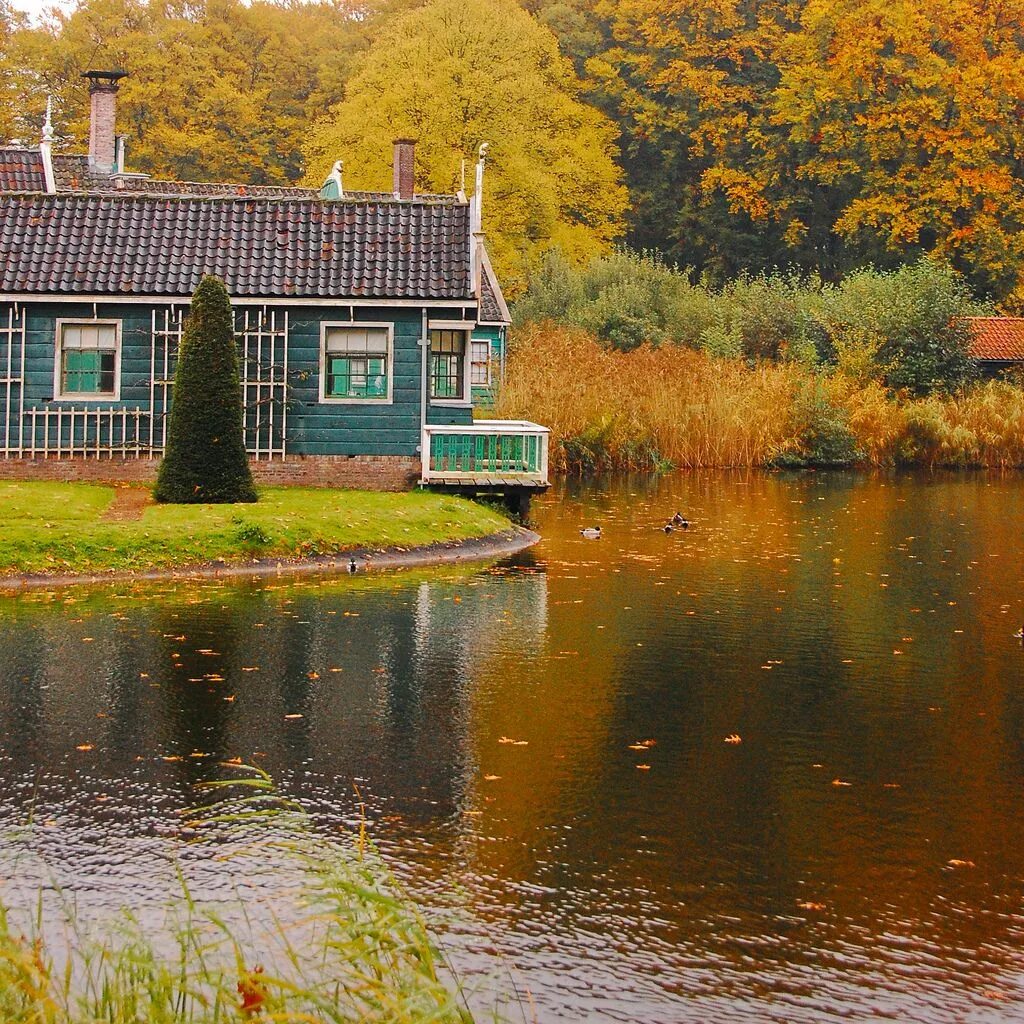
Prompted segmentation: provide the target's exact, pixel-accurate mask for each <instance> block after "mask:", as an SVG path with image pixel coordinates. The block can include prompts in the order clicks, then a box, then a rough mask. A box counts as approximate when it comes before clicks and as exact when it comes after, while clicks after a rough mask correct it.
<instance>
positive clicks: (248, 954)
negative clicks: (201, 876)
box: [0, 768, 471, 1024]
mask: <svg viewBox="0 0 1024 1024" xmlns="http://www.w3.org/2000/svg"><path fill="white" fill-rule="evenodd" d="M233 770H234V769H233ZM237 771H239V772H244V773H245V777H244V778H242V779H241V781H240V782H239V781H237V780H233V781H230V782H229V783H224V784H221V783H216V784H214V785H217V786H220V785H229V786H230V787H231V795H230V796H228V797H226V798H223V799H221V800H218V801H217V803H216V804H215V805H213V806H210V807H207V808H204V809H203V810H202V812H201V813H200V814H199V816H198V817H197V818H196V819H195V820H193V821H192V822H190V827H191V828H192V829H193V830H197V831H198V832H199V833H200V834H203V833H209V834H210V839H209V840H208V841H211V842H212V840H213V839H216V840H217V842H216V845H215V846H211V849H210V856H211V857H212V858H216V859H219V860H221V861H223V870H224V872H225V874H226V875H228V877H233V878H236V879H240V880H245V883H247V884H248V885H249V888H248V890H247V891H248V893H249V895H248V896H243V895H242V894H241V893H239V895H238V896H237V899H235V900H229V901H226V902H225V901H224V900H223V899H221V900H219V901H217V902H216V903H201V902H199V901H197V900H196V899H194V898H193V896H192V893H191V891H190V888H189V884H188V882H187V880H186V874H185V871H184V870H183V869H179V872H178V877H179V880H180V892H179V893H178V895H177V898H176V899H175V900H174V901H173V903H172V904H169V905H168V907H167V908H166V911H165V913H164V915H163V918H162V920H158V921H154V919H153V914H152V913H148V914H146V915H145V917H146V919H145V920H144V921H143V920H141V919H140V918H139V917H136V915H135V914H134V913H132V912H131V911H128V910H124V911H121V912H120V913H119V914H117V915H114V916H112V917H110V918H108V919H105V920H103V921H101V922H96V921H92V920H89V921H86V920H83V915H80V914H76V913H75V912H74V908H73V905H72V904H70V903H69V901H68V900H67V899H66V898H64V897H63V895H62V894H60V893H59V892H57V893H56V894H55V893H54V891H53V890H50V891H48V892H47V891H41V892H40V894H39V896H38V908H39V909H38V911H37V912H36V914H34V915H32V919H31V920H29V921H25V920H23V919H19V920H18V921H17V923H15V916H16V915H14V914H13V913H12V912H10V911H8V910H7V909H6V908H2V907H0V1020H2V1021H3V1022H4V1024H100V1022H102V1024H237V1022H250V1024H259V1022H266V1024H269V1022H271V1021H273V1022H275V1024H300V1022H302V1024H343V1022H344V1024H348V1022H356V1021H359V1022H369V1024H372V1022H377V1024H384V1022H388V1024H406V1022H408V1024H412V1022H423V1024H425V1022H428V1021H429V1022H442V1024H456V1022H458V1024H465V1022H469V1021H470V1020H471V1016H470V1012H469V1010H468V1009H467V1008H466V1007H465V1005H464V1002H463V1001H462V999H461V997H460V994H459V992H458V990H457V989H456V988H454V987H449V985H447V984H445V982H444V980H443V975H446V974H447V971H446V969H445V965H444V961H443V959H442V957H441V954H440V953H439V951H438V949H437V947H436V946H435V944H434V943H433V941H432V940H431V937H430V934H429V931H428V929H427V926H426V924H425V923H424V921H423V919H422V918H421V917H420V915H419V914H418V912H417V911H416V909H415V908H414V906H413V905H412V904H411V903H410V901H409V900H408V899H407V898H406V897H405V896H404V894H403V893H402V891H401V889H400V888H399V886H398V884H397V882H396V881H395V879H394V878H393V876H391V874H390V873H389V872H388V870H387V868H386V867H385V866H384V865H383V863H382V862H381V861H380V858H379V857H378V856H377V855H376V854H375V853H374V851H373V849H372V848H371V846H370V845H369V843H368V842H367V841H366V837H365V834H364V833H363V832H362V831H361V832H360V834H359V836H358V838H356V839H355V840H354V841H353V843H351V844H344V843H334V842H331V841H329V840H324V839H323V838H322V837H318V836H314V835H313V833H312V830H311V829H309V828H308V826H307V820H306V817H305V815H304V813H303V812H302V810H301V808H297V807H295V806H294V805H290V804H288V803H286V802H285V801H282V800H281V799H280V798H279V797H278V796H277V795H276V794H275V792H274V789H273V784H272V782H271V780H270V779H269V777H267V776H266V775H265V774H263V773H262V772H260V771H259V770H257V769H247V768H244V769H243V768H240V769H237ZM239 787H241V790H240V793H239ZM261 876H262V877H263V880H264V882H265V883H266V884H265V885H263V887H262V890H261V894H260V896H259V898H255V899H254V898H253V896H252V891H253V888H252V885H251V883H252V882H253V880H254V879H260V878H261ZM282 876H285V877H286V879H287V880H286V881H284V882H282V881H281V879H282ZM55 898H56V901H57V904H58V909H59V910H60V908H63V909H62V910H60V915H59V916H60V917H61V918H62V920H59V921H58V922H57V923H56V924H55V923H54V912H53V906H52V904H53V902H54V899H55ZM48 904H49V906H48ZM17 916H18V917H19V918H23V917H24V915H17Z"/></svg>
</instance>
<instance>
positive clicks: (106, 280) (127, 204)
mask: <svg viewBox="0 0 1024 1024" xmlns="http://www.w3.org/2000/svg"><path fill="white" fill-rule="evenodd" d="M468 237H469V208H468V207H467V206H466V205H464V204H453V203H447V204H439V203H421V202H417V201H413V202H376V203H358V202H351V201H348V200H346V201H343V202H323V201H319V200H286V199H276V200H269V199H265V198H253V197H250V198H233V199H221V198H217V199H211V198H195V197H193V198H158V197H153V196H142V195H139V196H136V195H125V194H123V193H121V194H118V195H116V196H115V195H56V196H52V195H28V194H20V195H17V194H14V195H10V194H9V195H0V293H8V294H10V293H32V294H54V293H60V294H68V293H79V294H123V295H175V296H188V295H191V293H192V291H193V290H194V288H195V286H196V285H197V284H198V283H199V279H200V278H201V277H202V276H203V274H216V275H217V276H218V277H221V278H223V279H224V281H225V283H226V285H227V287H228V291H229V292H230V293H231V294H232V295H236V296H255V297H267V298H272V297H278V296H281V297H295V298H342V297H346V296H351V297H366V298H436V299H456V298H466V297H469V296H470V295H471V294H472V289H471V283H470V267H469V253H468Z"/></svg>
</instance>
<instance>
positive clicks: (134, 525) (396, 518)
mask: <svg viewBox="0 0 1024 1024" xmlns="http://www.w3.org/2000/svg"><path fill="white" fill-rule="evenodd" d="M123 490H124V489H123V488H114V487H109V486H102V485H95V484H59V483H35V482H32V483H28V482H26V483H11V482H0V576H13V575H21V574H25V573H51V574H58V575H60V574H66V573H98V572H105V571H107V570H119V571H125V570H128V571H143V570H146V569H155V568H167V567H172V566H192V565H199V564H202V563H208V562H216V561H220V560H223V561H225V562H230V563H242V562H247V561H250V560H252V559H254V558H267V557H271V556H278V557H284V558H303V557H309V556H312V555H318V554H333V553H336V552H340V551H346V550H352V549H356V548H382V547H403V548H404V547H415V546H417V545H422V544H430V543H432V542H434V541H446V540H464V539H467V538H471V537H482V536H484V535H485V534H489V533H494V532H496V531H498V530H502V529H506V528H507V527H508V526H509V525H510V524H509V521H508V520H507V519H506V518H505V517H504V516H502V515H501V514H499V513H498V512H496V511H494V510H492V509H489V508H486V507H484V506H482V505H478V504H475V503H474V502H471V501H466V500H464V499H462V498H455V497H450V496H447V495H441V494H430V493H427V492H423V491H413V492H407V493H401V494H391V493H384V492H379V491H334V490H322V489H313V488H298V487H268V488H265V489H262V490H261V491H260V501H259V502H258V503H257V504H255V505H150V506H148V507H146V508H145V509H144V511H143V513H142V517H141V518H140V519H135V520H126V521H107V520H106V519H105V518H104V516H105V515H106V514H108V510H109V509H110V507H111V504H112V503H113V502H114V500H115V498H116V497H117V495H118V491H123ZM122 501H123V497H122Z"/></svg>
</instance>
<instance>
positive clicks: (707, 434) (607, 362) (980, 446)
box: [496, 322, 1024, 472]
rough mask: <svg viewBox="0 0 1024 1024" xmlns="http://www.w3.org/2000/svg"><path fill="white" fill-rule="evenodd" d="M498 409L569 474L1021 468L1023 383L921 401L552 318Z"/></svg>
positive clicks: (529, 328)
mask: <svg viewBox="0 0 1024 1024" xmlns="http://www.w3.org/2000/svg"><path fill="white" fill-rule="evenodd" d="M496 412H497V415H499V416H507V417H510V418H516V419H518V418H525V419H532V420H536V421H537V422H540V423H544V424H545V425H547V426H548V427H550V428H551V431H552V442H551V453H550V458H551V464H552V466H554V467H555V468H557V469H559V470H562V471H567V472H589V471H600V470H608V469H624V470H650V469H659V468H668V467H670V466H674V467H677V468H683V469H695V468H731V467H749V466H765V465H771V464H773V463H776V462H785V461H786V460H787V459H791V460H793V461H794V462H795V463H796V464H800V463H801V461H802V462H803V463H804V464H809V465H814V464H822V462H823V461H824V462H825V463H828V464H832V463H831V462H830V460H829V459H825V460H822V459H821V458H820V457H819V453H818V452H817V451H816V450H815V445H816V443H818V442H819V441H820V439H821V438H822V437H828V438H829V439H830V446H831V447H832V448H833V449H834V448H835V447H836V445H835V438H836V435H837V434H839V435H844V436H845V437H846V439H847V440H848V444H846V445H840V446H839V447H840V448H843V449H844V450H846V451H848V452H849V453H850V456H849V458H848V459H847V460H845V461H848V462H850V463H860V464H863V465H870V466H900V465H921V466H928V467H939V466H978V467H993V468H1009V467H1020V466H1024V388H1022V387H1021V386H1020V384H1019V383H1017V382H1013V381H1009V380H995V381H987V382H984V383H980V384H975V385H973V386H969V387H966V388H964V389H962V390H961V391H959V392H957V393H955V394H953V395H950V396H937V395H933V396H931V397H927V398H913V397H911V396H909V395H908V394H906V393H903V392H894V391H892V390H890V389H888V388H886V387H884V386H883V385H882V384H880V383H878V382H874V381H872V382H868V383H864V382H863V381H862V380H861V381H858V380H855V379H852V378H851V377H849V376H846V375H845V374H843V373H842V372H839V371H838V370H835V369H833V370H831V371H827V370H825V369H823V368H821V367H813V366H808V365H807V364H806V363H798V362H773V361H762V362H755V363H749V362H747V361H744V360H740V359H725V358H717V357H715V356H712V355H709V354H707V353H705V352H699V351H695V350H693V349H690V348H686V347H684V346H679V345H663V346H660V347H657V348H653V347H651V346H646V345H645V346H641V347H639V348H637V349H636V350H634V351H632V352H621V351H617V350H614V349H611V348H608V347H607V346H604V345H602V344H601V343H600V342H599V341H597V340H596V339H595V338H594V337H593V336H592V335H590V334H588V333H587V332H586V331H584V330H581V329H579V328H574V327H563V326H560V325H555V324H552V323H550V322H548V323H543V324H539V325H538V324H529V325H526V326H525V327H522V328H520V329H518V330H517V331H516V333H515V335H514V337H513V341H512V345H511V347H510V355H509V365H508V372H507V374H506V382H505V384H504V386H503V388H502V391H501V393H500V395H499V396H498V402H497V408H496Z"/></svg>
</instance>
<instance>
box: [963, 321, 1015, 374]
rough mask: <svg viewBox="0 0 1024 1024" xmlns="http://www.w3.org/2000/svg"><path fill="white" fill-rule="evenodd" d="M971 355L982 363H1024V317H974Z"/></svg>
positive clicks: (971, 324)
mask: <svg viewBox="0 0 1024 1024" xmlns="http://www.w3.org/2000/svg"><path fill="white" fill-rule="evenodd" d="M969 323H970V326H971V355H972V356H973V357H974V358H975V359H977V360H978V362H980V363H1024V317H1019V316H972V317H970V318H969Z"/></svg>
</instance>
